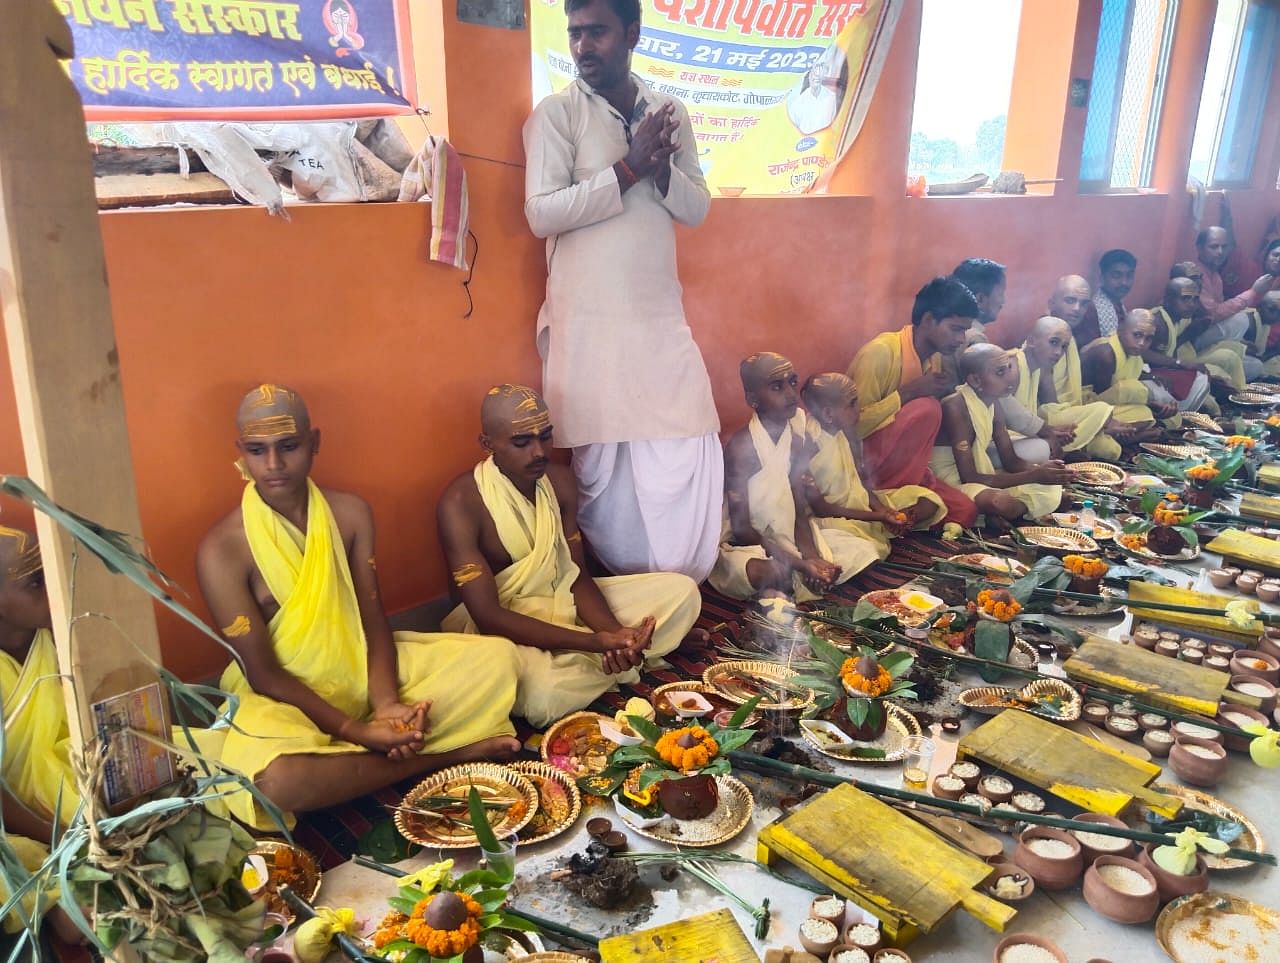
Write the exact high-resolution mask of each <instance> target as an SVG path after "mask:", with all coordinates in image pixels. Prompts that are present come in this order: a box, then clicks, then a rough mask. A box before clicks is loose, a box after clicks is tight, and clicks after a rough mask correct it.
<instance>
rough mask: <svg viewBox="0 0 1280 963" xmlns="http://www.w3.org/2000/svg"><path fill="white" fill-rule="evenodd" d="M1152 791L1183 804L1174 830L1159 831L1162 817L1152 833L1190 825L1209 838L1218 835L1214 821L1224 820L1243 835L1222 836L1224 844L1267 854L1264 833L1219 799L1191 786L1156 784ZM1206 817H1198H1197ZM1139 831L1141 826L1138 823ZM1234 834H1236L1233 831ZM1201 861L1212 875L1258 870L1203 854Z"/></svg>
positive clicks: (1245, 863) (1144, 815)
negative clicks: (1229, 837) (1205, 833)
mask: <svg viewBox="0 0 1280 963" xmlns="http://www.w3.org/2000/svg"><path fill="white" fill-rule="evenodd" d="M1151 788H1153V789H1159V790H1160V791H1161V792H1163V793H1167V794H1168V795H1170V796H1177V797H1178V798H1179V799H1181V800H1182V812H1180V813H1178V821H1177V823H1176V824H1175V826H1174V827H1170V828H1168V829H1165V828H1157V827H1160V826H1161V823H1160V821H1159V817H1156V820H1155V821H1154V822H1152V831H1153V832H1176V831H1177V830H1178V829H1181V828H1183V824H1184V823H1186V822H1191V823H1193V824H1195V825H1196V828H1198V829H1200V830H1201V831H1202V832H1208V833H1209V834H1210V835H1217V834H1215V833H1214V832H1213V829H1214V827H1213V823H1214V822H1215V820H1224V821H1226V822H1229V823H1236V824H1237V825H1238V826H1239V827H1240V835H1239V836H1237V837H1235V838H1234V839H1228V838H1227V836H1229V835H1230V833H1228V834H1226V835H1223V836H1221V837H1220V838H1222V840H1223V842H1228V843H1229V844H1230V845H1231V848H1232V849H1245V850H1249V851H1250V852H1254V853H1265V852H1266V851H1267V843H1266V840H1265V839H1263V838H1262V833H1261V832H1260V831H1259V829H1258V827H1257V826H1256V825H1254V823H1253V821H1252V820H1251V819H1250V818H1249V817H1248V816H1246V815H1245V814H1244V813H1242V812H1241V811H1240V810H1239V809H1236V807H1235V806H1232V805H1231V804H1230V803H1227V802H1223V801H1222V800H1221V799H1219V798H1218V797H1217V796H1211V795H1209V794H1208V793H1207V792H1203V791H1202V790H1199V789H1193V788H1191V787H1190V786H1176V785H1172V784H1165V783H1161V782H1158V783H1155V784H1153V785H1152V787H1151ZM1197 813H1200V814H1206V815H1204V816H1197V815H1196V814H1197ZM1141 818H1142V819H1146V818H1147V813H1146V812H1142V814H1141ZM1138 825H1139V828H1140V827H1141V824H1140V823H1139V824H1138ZM1233 831H1234V830H1233ZM1200 858H1201V859H1203V860H1204V864H1205V866H1206V867H1208V869H1209V870H1210V871H1211V872H1221V871H1223V870H1233V869H1249V868H1250V867H1252V866H1257V865H1258V864H1257V863H1251V862H1249V860H1247V859H1232V858H1231V857H1230V856H1225V855H1222V856H1219V855H1215V854H1214V853H1206V852H1203V851H1201V853H1200Z"/></svg>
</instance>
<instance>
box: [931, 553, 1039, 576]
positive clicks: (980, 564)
mask: <svg viewBox="0 0 1280 963" xmlns="http://www.w3.org/2000/svg"><path fill="white" fill-rule="evenodd" d="M947 561H948V562H954V563H955V564H956V565H965V566H968V567H969V568H977V569H982V571H983V572H984V573H986V578H987V581H989V582H998V583H1003V584H1010V583H1012V582H1013V580H1014V579H1019V578H1022V576H1024V575H1026V574H1027V572H1029V571H1030V569H1029V568H1028V567H1027V566H1026V565H1024V564H1023V563H1022V562H1019V561H1018V560H1017V559H1015V558H1004V557H1002V556H1000V555H988V554H986V553H985V552H970V553H969V554H967V555H952V556H951V557H950V558H948V559H947Z"/></svg>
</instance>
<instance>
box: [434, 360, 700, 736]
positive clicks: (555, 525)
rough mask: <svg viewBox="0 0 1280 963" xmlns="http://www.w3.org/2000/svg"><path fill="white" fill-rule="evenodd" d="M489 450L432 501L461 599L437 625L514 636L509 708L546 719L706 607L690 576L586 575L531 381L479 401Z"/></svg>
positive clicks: (665, 640)
mask: <svg viewBox="0 0 1280 963" xmlns="http://www.w3.org/2000/svg"><path fill="white" fill-rule="evenodd" d="M480 420H481V435H480V444H481V446H482V447H484V449H485V450H486V451H488V452H489V457H488V458H486V459H485V460H484V461H482V462H480V464H478V465H476V467H475V469H474V470H473V471H469V472H467V473H466V474H464V475H460V476H459V477H458V478H456V479H454V481H453V482H451V483H450V485H449V487H448V488H447V489H445V492H444V494H443V495H442V496H441V498H440V502H439V504H438V505H437V506H436V521H437V524H438V527H439V531H440V539H441V542H442V544H443V547H444V554H445V559H446V561H447V562H448V565H449V570H450V572H451V573H452V577H453V596H454V598H455V599H456V600H457V601H458V602H459V603H460V604H459V605H458V606H457V608H455V609H454V610H453V611H452V612H451V613H449V615H448V616H446V617H445V620H444V627H445V628H446V629H450V630H452V631H458V632H490V633H494V634H497V635H503V636H507V637H509V638H512V639H515V640H516V642H517V643H518V644H517V645H516V652H517V656H516V659H517V666H518V674H519V680H520V682H519V691H518V694H517V696H516V706H515V712H516V714H517V715H521V716H524V717H525V718H526V719H528V720H529V721H530V722H531V723H533V724H534V725H535V726H538V727H543V726H546V725H549V724H550V723H552V722H554V721H555V720H556V719H559V718H560V717H562V716H563V715H565V714H566V713H569V712H573V711H575V710H577V709H581V708H583V707H585V706H586V705H588V704H589V703H590V702H591V701H592V700H593V699H595V698H596V697H597V696H599V695H600V694H601V693H602V692H605V691H606V690H608V689H611V688H613V686H614V685H615V684H617V683H619V682H635V681H636V680H637V679H638V678H639V675H640V673H639V670H640V667H641V666H643V665H644V664H645V663H646V661H652V660H657V659H660V658H661V657H662V656H664V655H666V654H667V653H668V652H671V651H672V650H674V649H675V648H676V647H677V646H678V645H679V644H680V643H681V641H683V640H684V637H685V635H686V634H687V633H688V632H689V630H690V629H691V628H692V627H693V623H694V621H695V620H696V619H697V617H698V612H699V611H701V608H702V597H701V595H700V594H699V592H698V586H697V583H695V582H694V581H693V579H691V578H689V577H688V576H687V575H680V574H677V573H664V572H660V573H651V574H639V575H620V576H615V577H613V578H601V579H593V578H591V576H589V575H588V574H587V572H586V558H585V553H584V551H583V545H582V532H581V530H580V529H579V528H578V517H577V513H578V492H577V488H576V486H575V484H574V479H573V475H572V473H571V472H570V471H569V470H568V469H566V468H563V467H561V466H560V465H553V464H551V461H550V456H551V450H552V447H551V446H552V443H553V438H554V430H553V426H552V424H551V413H550V412H549V411H548V410H547V406H546V404H545V403H544V402H543V400H542V398H541V397H539V396H538V394H537V393H536V392H534V391H533V390H532V389H530V388H525V387H522V386H519V385H498V386H497V387H495V388H491V389H490V390H489V393H488V394H487V395H486V396H485V399H484V402H483V404H482V405H481V408H480Z"/></svg>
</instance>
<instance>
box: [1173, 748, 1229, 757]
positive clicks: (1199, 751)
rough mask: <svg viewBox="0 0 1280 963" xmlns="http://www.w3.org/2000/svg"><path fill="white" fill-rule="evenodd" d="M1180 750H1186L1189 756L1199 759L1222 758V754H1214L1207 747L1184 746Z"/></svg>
mask: <svg viewBox="0 0 1280 963" xmlns="http://www.w3.org/2000/svg"><path fill="white" fill-rule="evenodd" d="M1182 748H1183V749H1185V750H1187V752H1189V753H1191V755H1193V756H1199V757H1200V758H1201V759H1221V758H1222V753H1220V752H1214V751H1213V750H1212V749H1210V748H1209V747H1208V746H1192V745H1184V746H1183V747H1182Z"/></svg>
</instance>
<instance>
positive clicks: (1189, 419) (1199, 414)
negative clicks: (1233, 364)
mask: <svg viewBox="0 0 1280 963" xmlns="http://www.w3.org/2000/svg"><path fill="white" fill-rule="evenodd" d="M1246 387H1247V386H1246ZM1182 423H1183V424H1184V425H1191V427H1193V428H1199V429H1200V430H1201V431H1207V432H1210V433H1212V434H1215V435H1221V434H1224V432H1223V430H1222V426H1221V425H1219V424H1218V423H1217V422H1216V421H1214V420H1213V419H1212V418H1210V417H1209V416H1208V415H1206V414H1205V413H1204V412H1203V411H1184V412H1182Z"/></svg>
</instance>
